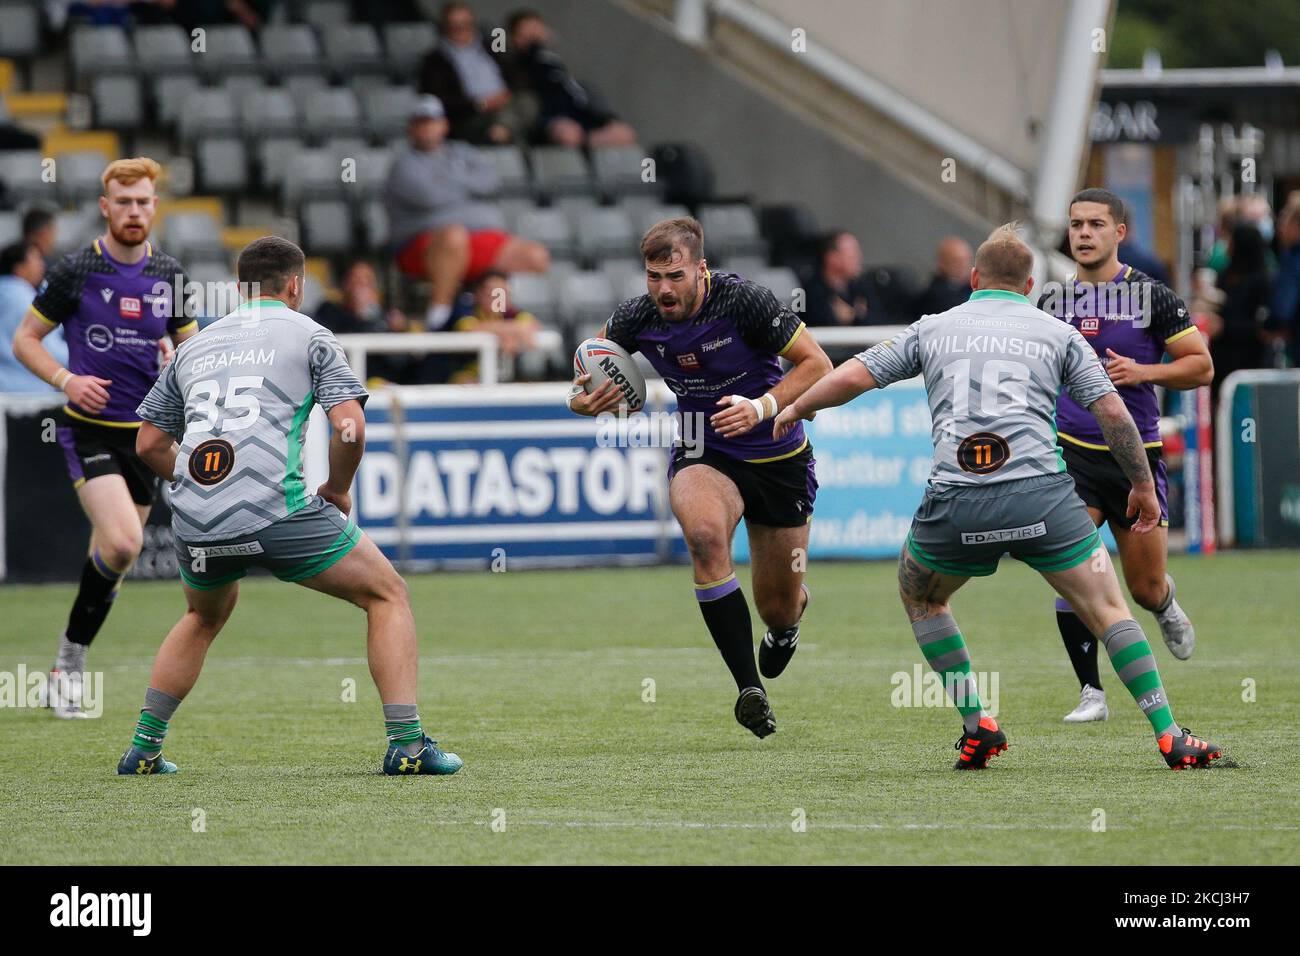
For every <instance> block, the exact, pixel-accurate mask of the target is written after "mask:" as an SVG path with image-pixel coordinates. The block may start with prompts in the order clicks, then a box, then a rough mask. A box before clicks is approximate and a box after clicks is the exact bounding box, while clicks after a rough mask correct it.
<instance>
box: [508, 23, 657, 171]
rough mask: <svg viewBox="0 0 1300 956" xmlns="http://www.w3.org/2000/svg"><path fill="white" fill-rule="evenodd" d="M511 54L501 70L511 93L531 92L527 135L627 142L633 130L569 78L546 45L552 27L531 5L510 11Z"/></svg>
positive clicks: (567, 141)
mask: <svg viewBox="0 0 1300 956" xmlns="http://www.w3.org/2000/svg"><path fill="white" fill-rule="evenodd" d="M507 24H508V25H507V29H506V33H507V36H508V37H509V41H510V47H509V48H510V51H511V54H510V56H509V57H508V58H507V59H506V60H505V71H504V72H505V75H506V79H507V81H508V83H509V85H510V88H511V90H513V91H514V93H515V94H516V95H520V94H521V93H530V94H532V95H533V96H534V97H536V100H537V105H538V117H537V123H536V126H535V127H534V128H533V131H532V132H533V136H532V138H534V139H537V140H540V141H542V142H551V143H557V144H559V145H561V146H572V147H581V146H630V145H632V144H633V143H635V142H636V130H634V129H633V128H632V127H631V126H629V125H628V124H627V123H624V122H623V121H622V120H620V119H619V118H618V117H617V116H616V115H614V112H613V111H612V110H610V109H609V107H608V106H607V105H606V104H605V103H604V102H603V101H602V100H601V99H600V97H599V96H598V95H597V94H596V93H595V92H593V91H592V90H590V89H588V88H587V87H584V86H583V85H582V84H580V83H579V82H578V81H577V80H575V79H574V78H573V74H572V73H570V72H569V68H568V67H566V66H565V65H564V61H563V60H561V59H560V58H559V56H557V55H556V54H555V53H554V52H553V51H552V50H551V49H550V43H551V31H550V28H549V27H547V25H546V22H545V21H544V20H542V16H541V14H540V13H538V12H537V11H535V10H519V11H516V12H515V13H512V14H511V15H510V19H509V20H508V21H507Z"/></svg>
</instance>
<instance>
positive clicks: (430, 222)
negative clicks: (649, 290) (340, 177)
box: [384, 96, 551, 331]
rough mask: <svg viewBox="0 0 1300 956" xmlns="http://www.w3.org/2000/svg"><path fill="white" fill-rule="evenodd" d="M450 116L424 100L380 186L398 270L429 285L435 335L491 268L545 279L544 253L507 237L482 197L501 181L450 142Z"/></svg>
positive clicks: (484, 160)
mask: <svg viewBox="0 0 1300 956" xmlns="http://www.w3.org/2000/svg"><path fill="white" fill-rule="evenodd" d="M447 128H448V127H447V117H446V114H445V112H444V110H443V108H442V102H441V101H440V100H439V99H438V98H437V97H436V96H422V97H420V98H419V100H418V101H417V102H416V105H415V109H414V110H413V111H412V112H411V117H410V120H409V122H408V123H407V140H408V144H409V145H408V148H407V149H405V150H403V151H402V152H401V153H399V154H398V155H397V158H396V159H395V160H394V161H393V166H392V169H391V170H390V171H389V174H388V183H387V184H386V186H385V187H384V204H385V205H386V206H387V208H388V221H389V229H390V231H391V233H392V236H393V239H394V240H395V242H396V245H397V250H398V252H397V264H398V266H400V267H401V269H402V271H403V272H405V273H407V274H408V275H413V276H418V277H421V278H427V279H428V280H429V281H430V282H432V283H433V293H432V295H431V296H430V300H429V311H428V314H427V316H426V324H427V325H428V326H429V328H430V329H433V330H435V331H436V330H439V329H441V328H443V327H444V326H445V325H446V324H447V319H448V318H450V316H451V304H452V302H453V301H454V300H455V298H456V293H457V291H459V289H460V286H461V284H462V283H463V282H472V281H473V280H474V279H476V278H477V277H478V276H480V275H482V274H483V273H485V272H487V271H488V270H489V269H495V270H498V271H501V272H505V273H511V272H545V271H546V270H547V269H548V268H549V267H550V264H551V256H550V253H549V252H548V251H547V249H546V247H545V246H543V245H541V244H540V243H537V242H532V241H530V240H528V239H521V238H519V237H518V236H512V235H511V234H510V233H508V232H506V231H505V220H504V219H503V218H502V216H501V210H500V209H498V208H497V207H496V205H495V204H493V203H491V202H486V201H484V200H483V198H482V197H484V196H490V195H492V194H493V193H495V192H496V190H497V188H498V186H499V185H500V177H499V176H498V175H497V171H496V167H495V165H494V164H493V163H492V161H491V159H489V158H488V157H487V156H485V155H484V154H482V153H480V152H479V151H478V150H477V149H476V148H475V147H473V146H470V145H468V144H467V143H461V142H457V141H454V140H452V141H448V140H447Z"/></svg>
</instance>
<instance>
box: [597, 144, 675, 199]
mask: <svg viewBox="0 0 1300 956" xmlns="http://www.w3.org/2000/svg"><path fill="white" fill-rule="evenodd" d="M647 156H649V153H647V152H646V151H645V150H643V149H642V148H641V147H640V146H607V147H604V148H602V149H593V150H592V151H591V170H592V175H593V177H594V178H595V180H596V188H597V189H598V190H599V191H600V194H601V195H602V196H605V197H606V198H607V199H609V200H611V201H612V200H614V199H615V198H617V197H618V196H621V195H641V196H645V195H648V196H650V197H651V198H653V199H655V200H658V199H659V197H660V196H661V195H662V193H663V189H662V188H661V187H660V186H659V184H658V182H643V181H642V179H641V175H642V173H641V164H642V163H643V162H644V161H645V159H646V157H647Z"/></svg>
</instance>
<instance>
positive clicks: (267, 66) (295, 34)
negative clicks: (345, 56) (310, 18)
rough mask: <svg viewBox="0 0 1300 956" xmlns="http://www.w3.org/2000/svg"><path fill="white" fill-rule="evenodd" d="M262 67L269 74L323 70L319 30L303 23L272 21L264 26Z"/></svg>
mask: <svg viewBox="0 0 1300 956" xmlns="http://www.w3.org/2000/svg"><path fill="white" fill-rule="evenodd" d="M259 40H260V41H261V44H262V69H263V70H264V71H265V72H266V73H267V75H268V76H286V75H288V74H291V73H318V74H319V73H324V72H326V70H325V60H324V57H323V56H322V55H321V48H320V42H319V41H318V40H317V39H316V31H315V30H313V29H312V28H311V27H309V26H307V25H306V24H303V23H271V24H268V25H267V26H265V27H263V28H262V33H261V36H260V37H259Z"/></svg>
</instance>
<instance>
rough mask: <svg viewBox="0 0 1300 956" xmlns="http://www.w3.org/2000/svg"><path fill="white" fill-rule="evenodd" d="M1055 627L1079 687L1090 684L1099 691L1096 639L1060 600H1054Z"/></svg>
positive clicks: (1067, 605) (1077, 616) (1064, 602)
mask: <svg viewBox="0 0 1300 956" xmlns="http://www.w3.org/2000/svg"><path fill="white" fill-rule="evenodd" d="M1056 626H1057V628H1058V629H1059V630H1060V632H1061V642H1062V643H1063V644H1064V645H1065V652H1066V653H1067V654H1069V655H1070V664H1071V666H1073V667H1074V675H1075V676H1076V677H1078V678H1079V687H1080V688H1082V687H1083V685H1084V684H1091V685H1092V686H1093V687H1095V688H1097V690H1101V689H1102V688H1101V675H1100V674H1099V673H1098V672H1097V637H1096V635H1094V634H1093V633H1092V631H1090V630H1088V629H1087V628H1086V627H1084V626H1083V622H1082V621H1081V620H1079V615H1077V614H1075V613H1074V609H1073V608H1071V607H1070V605H1069V603H1067V602H1066V601H1064V600H1062V599H1061V598H1057V599H1056Z"/></svg>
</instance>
